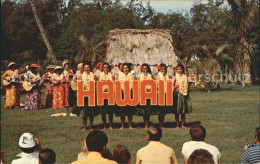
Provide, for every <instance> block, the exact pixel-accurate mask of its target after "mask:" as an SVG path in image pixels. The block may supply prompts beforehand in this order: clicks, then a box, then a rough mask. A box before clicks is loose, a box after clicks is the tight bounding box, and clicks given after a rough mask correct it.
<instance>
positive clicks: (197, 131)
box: [181, 125, 221, 164]
mask: <svg viewBox="0 0 260 164" xmlns="http://www.w3.org/2000/svg"><path fill="white" fill-rule="evenodd" d="M190 137H191V140H192V141H188V142H185V143H184V144H183V146H182V151H181V152H182V154H183V160H184V163H185V164H187V162H188V158H189V157H190V155H191V153H192V152H193V151H194V150H196V149H205V150H207V151H209V152H210V154H212V156H213V159H214V162H215V163H216V164H217V163H220V157H221V155H220V152H219V150H218V149H217V148H216V147H215V146H213V145H210V144H207V143H206V142H204V139H205V137H206V129H205V128H204V127H203V126H201V125H193V126H192V127H191V128H190Z"/></svg>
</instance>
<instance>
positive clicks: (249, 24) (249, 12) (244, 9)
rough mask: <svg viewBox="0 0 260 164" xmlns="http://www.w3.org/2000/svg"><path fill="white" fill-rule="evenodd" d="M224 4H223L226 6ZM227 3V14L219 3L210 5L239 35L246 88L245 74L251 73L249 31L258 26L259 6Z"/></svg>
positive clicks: (247, 1) (237, 0)
mask: <svg viewBox="0 0 260 164" xmlns="http://www.w3.org/2000/svg"><path fill="white" fill-rule="evenodd" d="M217 2H218V1H217ZM223 2H224V1H223ZM223 2H222V4H224V3H223ZM227 2H228V4H229V7H228V8H227V9H228V10H229V11H227V12H226V11H223V10H221V9H220V8H219V6H221V5H220V4H219V2H218V4H213V3H212V1H210V3H209V5H210V6H212V7H213V9H215V11H216V14H217V15H218V16H217V17H222V18H224V19H226V25H227V26H231V27H233V28H234V29H235V30H236V32H238V33H239V36H240V43H241V49H242V50H243V61H242V63H243V66H242V67H241V69H242V70H241V72H242V74H243V82H242V85H243V86H245V73H247V72H249V61H250V58H249V46H248V41H247V31H248V30H249V29H251V28H253V27H255V26H256V20H258V19H259V8H258V7H259V4H258V2H257V1H255V0H227ZM257 18H258V19H257Z"/></svg>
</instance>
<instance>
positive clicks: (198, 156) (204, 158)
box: [188, 149, 215, 164]
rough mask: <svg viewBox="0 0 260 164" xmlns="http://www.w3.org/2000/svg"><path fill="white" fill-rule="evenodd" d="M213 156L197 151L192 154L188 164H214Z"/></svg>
mask: <svg viewBox="0 0 260 164" xmlns="http://www.w3.org/2000/svg"><path fill="white" fill-rule="evenodd" d="M214 163H215V162H214V160H213V156H212V154H210V153H209V152H208V151H207V150H204V149H197V150H195V151H193V152H192V154H191V155H190V157H189V159H188V164H214Z"/></svg>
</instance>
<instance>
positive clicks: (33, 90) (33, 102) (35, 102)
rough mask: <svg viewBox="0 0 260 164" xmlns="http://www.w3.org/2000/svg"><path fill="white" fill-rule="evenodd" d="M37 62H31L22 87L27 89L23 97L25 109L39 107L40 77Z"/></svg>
mask: <svg viewBox="0 0 260 164" xmlns="http://www.w3.org/2000/svg"><path fill="white" fill-rule="evenodd" d="M39 67H40V66H39V65H38V64H35V63H34V64H31V65H30V67H29V70H28V71H27V73H26V76H25V81H24V82H23V87H24V89H25V90H26V91H27V93H26V98H25V108H24V109H25V110H37V109H41V88H40V81H41V77H40V74H39V73H38V68H39Z"/></svg>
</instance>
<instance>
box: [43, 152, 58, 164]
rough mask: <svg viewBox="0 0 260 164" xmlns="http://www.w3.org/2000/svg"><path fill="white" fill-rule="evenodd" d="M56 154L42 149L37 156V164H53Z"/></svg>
mask: <svg viewBox="0 0 260 164" xmlns="http://www.w3.org/2000/svg"><path fill="white" fill-rule="evenodd" d="M55 162H56V154H55V152H54V151H53V150H51V149H48V148H46V149H43V150H42V151H40V154H39V164H55Z"/></svg>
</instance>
